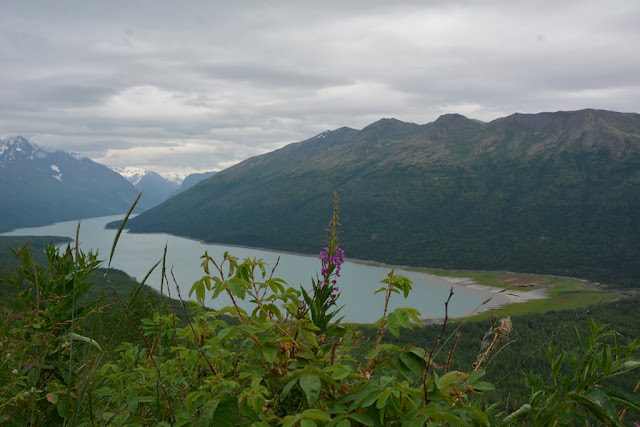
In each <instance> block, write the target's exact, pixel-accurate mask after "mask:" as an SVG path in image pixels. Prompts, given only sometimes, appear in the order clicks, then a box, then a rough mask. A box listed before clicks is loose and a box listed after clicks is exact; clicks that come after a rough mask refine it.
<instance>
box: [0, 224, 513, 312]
mask: <svg viewBox="0 0 640 427" xmlns="http://www.w3.org/2000/svg"><path fill="white" fill-rule="evenodd" d="M123 217H124V215H112V216H106V217H100V218H89V219H84V220H82V222H81V225H80V248H81V249H82V250H84V251H89V250H97V251H98V253H99V255H100V257H99V258H100V259H103V260H108V258H109V253H110V251H111V246H112V244H113V239H114V237H115V234H116V230H107V229H105V228H104V226H105V225H106V224H107V223H109V222H111V221H114V220H118V219H122V218H123ZM77 225H78V222H77V221H68V222H60V223H57V224H53V225H48V226H44V227H34V228H21V229H17V230H14V231H12V232H9V233H3V235H13V236H42V235H52V236H66V237H71V238H72V239H74V238H75V234H76V227H77ZM165 244H166V245H167V247H168V249H167V270H169V268H170V267H173V272H174V275H175V277H176V280H177V281H178V284H179V285H180V290H181V293H182V297H183V298H186V297H187V295H188V293H189V290H190V289H191V286H192V285H193V283H194V282H195V281H197V280H199V279H200V278H202V276H203V275H204V272H203V270H202V268H201V267H200V262H201V260H200V256H202V255H203V254H204V252H205V251H208V253H209V255H210V256H212V257H213V258H214V259H215V260H216V261H217V260H220V259H221V258H222V254H223V253H224V252H225V251H229V253H230V254H231V255H233V256H236V257H239V258H240V259H244V258H247V257H250V258H253V257H257V258H262V259H264V260H265V261H266V262H267V263H269V264H270V265H271V266H273V265H274V264H275V262H276V260H277V259H278V257H280V262H279V264H278V268H277V270H276V273H275V275H274V277H280V278H282V279H284V280H285V281H286V282H287V283H288V284H289V285H290V286H294V287H295V288H298V287H299V286H300V285H302V286H304V287H305V288H307V289H308V288H310V286H311V278H312V277H316V275H317V274H319V272H320V261H319V260H318V259H317V258H316V256H313V255H297V254H290V253H279V252H276V251H268V250H264V249H254V248H245V247H237V246H230V245H216V244H205V243H201V242H198V241H195V240H190V239H185V238H182V237H177V236H171V235H168V234H163V233H149V234H131V233H126V232H123V233H122V235H121V236H120V240H119V241H118V247H117V249H116V253H115V255H114V258H113V262H112V267H114V268H118V269H120V270H123V271H125V272H127V273H128V274H129V275H130V276H133V277H135V278H137V279H138V280H142V279H143V278H144V276H145V275H146V274H147V272H148V271H149V270H150V269H151V267H152V266H153V265H154V264H155V263H156V262H158V260H160V259H161V258H162V254H163V251H164V247H165ZM319 251H320V244H318V252H319ZM346 255H347V260H346V262H345V263H344V264H343V265H342V271H341V277H340V279H339V282H338V286H339V287H340V290H341V296H340V300H339V305H344V308H343V309H342V312H341V314H342V315H344V320H345V321H349V322H375V321H376V320H378V319H379V318H380V316H381V315H382V311H383V307H384V293H379V294H375V295H374V291H375V290H376V289H378V288H379V287H380V286H382V285H381V284H380V281H381V280H383V279H384V278H385V277H386V276H387V273H388V271H389V269H388V268H383V267H378V266H371V265H365V264H361V263H354V262H350V261H349V260H348V255H349V254H348V253H347V254H346ZM105 266H106V262H105ZM159 270H160V266H158V268H157V269H156V271H154V273H153V274H152V275H151V276H150V278H149V279H148V280H147V284H148V285H149V286H152V287H154V288H156V289H160V271H159ZM396 273H399V274H403V275H405V276H407V277H408V278H410V279H411V280H412V281H413V291H412V292H411V294H410V295H409V298H408V299H404V298H403V297H402V295H398V294H394V295H393V296H392V297H391V302H390V304H389V307H390V310H393V309H394V308H397V307H413V308H416V309H418V310H419V311H420V313H421V315H422V317H423V318H441V317H443V316H444V302H445V300H446V299H447V296H448V295H449V289H450V288H451V287H452V286H453V288H454V293H455V294H454V296H453V298H452V300H451V303H450V304H449V314H450V315H451V316H455V317H458V316H465V315H467V314H469V313H471V312H472V311H473V310H474V309H476V307H478V306H479V305H480V304H481V303H482V302H483V301H484V300H485V299H487V298H488V297H489V296H491V295H493V293H492V291H490V290H479V289H471V288H467V287H464V286H459V285H452V284H451V283H450V282H448V281H447V280H446V279H443V278H441V277H437V276H433V275H430V274H425V273H417V272H412V271H405V270H396ZM165 286H166V285H165ZM165 292H166V290H165ZM171 295H172V296H174V297H176V295H177V294H176V292H175V287H174V286H173V285H172V286H171ZM505 301H506V299H505V298H504V297H503V296H502V295H496V296H495V297H494V299H493V300H492V301H491V302H490V303H489V304H487V306H495V305H498V304H502V303H504V302H505ZM229 304H230V301H229V300H228V299H227V297H226V296H224V297H220V298H218V299H216V300H211V299H210V298H208V299H207V302H206V305H207V306H209V307H211V308H216V309H217V308H221V307H223V306H226V305H229ZM247 307H248V305H245V307H244V308H245V309H246V308H247Z"/></svg>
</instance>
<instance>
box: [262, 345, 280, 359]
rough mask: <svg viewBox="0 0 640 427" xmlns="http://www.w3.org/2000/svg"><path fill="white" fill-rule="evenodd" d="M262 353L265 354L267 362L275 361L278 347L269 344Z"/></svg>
mask: <svg viewBox="0 0 640 427" xmlns="http://www.w3.org/2000/svg"><path fill="white" fill-rule="evenodd" d="M262 354H263V355H264V359H265V360H266V361H267V362H269V363H273V362H274V361H275V360H276V356H277V355H278V347H276V346H273V345H271V344H267V345H265V346H264V348H263V349H262Z"/></svg>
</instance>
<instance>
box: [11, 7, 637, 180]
mask: <svg viewBox="0 0 640 427" xmlns="http://www.w3.org/2000/svg"><path fill="white" fill-rule="evenodd" d="M639 102H640V1H637V0H633V1H621V0H616V1H605V0H602V1H558V0H554V1H530V2H519V1H514V0H504V1H485V2H476V1H415V2H411V1H390V0H389V1H372V0H367V1H364V0H362V1H348V0H342V1H326V0H314V1H295V2H294V1H289V2H284V1H269V2H267V1H233V2H231V1H177V0H176V1H172V2H169V1H158V0H153V1H133V0H127V1H122V2H118V1H87V0H82V1H80V0H78V1H67V0H59V1H49V0H47V1H44V0H43V1H35V0H32V1H23V0H20V1H19V0H16V1H7V0H0V136H10V135H23V136H25V137H28V138H30V139H32V140H33V141H35V142H36V143H38V144H40V145H43V146H50V147H55V148H61V149H65V150H69V151H76V152H80V153H82V154H86V155H88V156H89V157H91V158H93V159H94V160H96V161H98V162H101V163H104V164H107V165H110V166H136V167H143V168H147V169H152V170H156V171H157V172H160V173H164V174H167V173H170V172H179V173H190V172H195V171H205V170H220V169H222V168H225V167H228V166H230V165H232V164H235V163H237V162H239V161H241V160H243V159H245V158H247V157H250V156H253V155H256V154H262V153H265V152H268V151H272V150H274V149H276V148H279V147H281V146H283V145H285V144H287V143H290V142H294V141H300V140H304V139H307V138H310V137H312V136H314V135H316V134H318V133H320V132H322V131H324V130H327V129H335V128H338V127H341V126H349V127H352V128H358V129H360V128H362V127H364V126H366V125H368V124H370V123H372V122H374V121H376V120H378V119H380V118H383V117H395V118H397V119H400V120H403V121H410V122H415V123H419V124H422V123H428V122H431V121H433V120H435V119H436V118H438V116H440V115H441V114H444V113H460V114H463V115H465V116H467V117H470V118H477V119H481V120H485V121H489V120H492V119H495V118H498V117H502V116H506V115H509V114H513V113H515V112H522V113H535V112H541V111H558V110H576V109H582V108H589V107H590V108H602V109H609V110H615V111H624V112H638V111H639V110H640V106H639Z"/></svg>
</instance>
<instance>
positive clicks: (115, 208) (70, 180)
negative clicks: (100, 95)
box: [0, 136, 150, 230]
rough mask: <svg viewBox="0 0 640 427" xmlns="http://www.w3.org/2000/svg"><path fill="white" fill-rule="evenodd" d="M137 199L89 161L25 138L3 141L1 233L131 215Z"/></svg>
mask: <svg viewBox="0 0 640 427" xmlns="http://www.w3.org/2000/svg"><path fill="white" fill-rule="evenodd" d="M137 195H138V190H137V189H136V188H135V187H134V186H133V185H131V184H130V183H129V182H128V181H127V180H126V179H124V178H123V177H122V176H120V175H119V174H117V173H115V172H113V171H112V170H110V169H109V168H107V167H106V166H103V165H100V164H98V163H95V162H94V161H92V160H91V159H89V158H86V157H84V158H82V157H80V156H78V155H77V154H72V153H68V152H66V151H61V150H52V149H45V148H42V147H39V146H38V145H36V144H33V143H31V142H29V141H28V140H27V139H26V138H23V137H21V136H16V137H10V138H6V139H0V200H2V203H1V205H0V206H1V207H0V230H8V229H12V228H16V227H23V226H37V225H44V224H49V223H52V222H56V221H64V220H72V219H79V218H87V217H95V216H102V215H110V214H116V213H121V212H126V211H127V209H128V208H129V206H130V205H131V203H133V201H134V200H135V198H136V197H137ZM139 206H140V208H143V209H144V208H148V207H149V206H150V203H145V202H144V201H142V200H141V201H140V204H139Z"/></svg>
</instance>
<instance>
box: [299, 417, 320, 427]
mask: <svg viewBox="0 0 640 427" xmlns="http://www.w3.org/2000/svg"><path fill="white" fill-rule="evenodd" d="M316 426H317V424H316V422H315V421H313V420H306V419H301V420H300V427H316Z"/></svg>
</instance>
